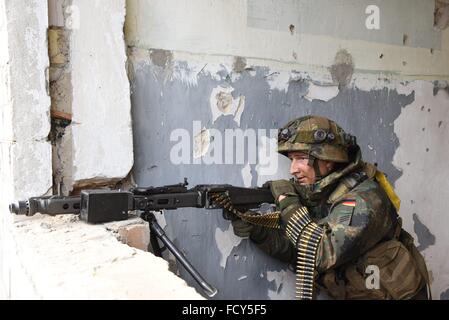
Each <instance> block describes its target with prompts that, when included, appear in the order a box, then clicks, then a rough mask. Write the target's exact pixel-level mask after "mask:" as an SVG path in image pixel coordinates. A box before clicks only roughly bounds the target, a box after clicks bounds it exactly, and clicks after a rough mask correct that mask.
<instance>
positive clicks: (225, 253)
mask: <svg viewBox="0 0 449 320" xmlns="http://www.w3.org/2000/svg"><path fill="white" fill-rule="evenodd" d="M242 240H243V239H242V238H240V237H237V236H236V235H235V234H234V231H233V230H232V225H229V226H228V228H227V229H226V230H224V231H222V230H221V229H220V228H217V229H215V241H216V242H217V247H218V249H219V251H220V254H221V259H220V266H221V267H222V268H226V262H227V260H228V257H229V254H230V253H231V251H232V249H233V248H234V247H237V246H238V245H239V244H240V242H242Z"/></svg>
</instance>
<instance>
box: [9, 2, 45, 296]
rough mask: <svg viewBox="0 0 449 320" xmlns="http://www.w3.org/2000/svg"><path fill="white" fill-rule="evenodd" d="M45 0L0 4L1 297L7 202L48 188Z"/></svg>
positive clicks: (11, 246) (10, 244) (12, 240)
mask: <svg viewBox="0 0 449 320" xmlns="http://www.w3.org/2000/svg"><path fill="white" fill-rule="evenodd" d="M47 12H48V10H47V3H46V2H45V1H27V2H18V1H2V2H1V3H0V43H1V46H0V79H1V81H0V164H1V165H0V194H1V197H0V212H1V214H0V228H1V229H0V275H1V278H0V288H1V289H0V295H3V296H4V295H8V293H9V292H10V288H11V282H10V272H11V268H12V265H11V264H10V263H11V256H12V254H13V250H14V249H13V248H14V239H13V238H12V237H11V234H10V228H11V224H12V217H11V216H9V215H6V214H4V213H6V212H8V204H9V203H10V202H11V201H12V200H13V199H17V198H24V197H30V196H32V195H42V194H45V193H47V192H48V191H49V190H51V186H52V171H51V169H52V166H51V145H50V143H49V142H48V141H47V136H48V134H49V131H50V118H49V116H50V98H49V96H48V92H47V90H48V88H47V84H46V71H47V68H48V49H47V48H48V47H47V26H48V23H47V21H48V20H47Z"/></svg>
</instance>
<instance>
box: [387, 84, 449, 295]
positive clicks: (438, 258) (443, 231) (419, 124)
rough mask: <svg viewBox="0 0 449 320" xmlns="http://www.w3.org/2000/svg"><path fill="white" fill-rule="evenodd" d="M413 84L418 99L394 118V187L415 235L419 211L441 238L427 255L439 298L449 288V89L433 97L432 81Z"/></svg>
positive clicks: (425, 253)
mask: <svg viewBox="0 0 449 320" xmlns="http://www.w3.org/2000/svg"><path fill="white" fill-rule="evenodd" d="M408 87H409V90H413V91H414V92H415V101H413V103H412V104H411V105H408V106H406V107H405V109H404V111H403V112H402V113H401V114H400V116H399V117H398V119H396V121H395V123H394V128H395V133H396V134H397V135H398V138H399V141H400V146H399V148H398V149H397V150H396V153H395V157H394V159H393V163H394V165H395V166H396V167H398V168H400V169H401V170H402V171H403V175H402V176H401V177H400V178H399V179H398V180H397V181H396V185H395V187H396V191H397V192H398V195H399V196H400V198H401V199H402V203H401V210H400V215H401V216H402V217H403V220H404V226H405V229H406V230H408V231H409V232H410V233H411V234H413V235H414V236H415V238H416V233H415V231H414V224H413V214H416V215H417V216H418V217H419V219H420V221H421V222H422V223H423V224H424V225H425V226H427V227H428V228H429V229H430V231H431V232H432V234H433V235H434V236H435V239H436V242H435V243H434V245H429V246H428V247H427V248H426V249H425V250H424V251H423V254H424V256H425V258H426V261H427V263H428V268H429V270H430V272H431V275H432V276H431V278H432V279H433V282H432V293H433V296H434V297H435V298H439V297H440V294H441V293H442V292H443V291H445V290H446V289H447V288H448V287H449V274H448V270H447V261H448V259H449V234H448V232H447V225H448V222H449V220H448V217H447V199H449V179H448V177H449V167H448V166H447V161H448V159H449V142H448V139H447V137H448V135H449V122H448V121H449V93H448V92H447V91H445V90H439V91H438V93H437V94H436V95H435V96H434V94H433V84H432V83H430V82H424V81H416V82H414V83H412V84H410V85H409V86H408ZM427 241H428V240H427ZM417 244H420V243H419V241H418V242H417ZM420 245H423V244H422V243H421V244H420Z"/></svg>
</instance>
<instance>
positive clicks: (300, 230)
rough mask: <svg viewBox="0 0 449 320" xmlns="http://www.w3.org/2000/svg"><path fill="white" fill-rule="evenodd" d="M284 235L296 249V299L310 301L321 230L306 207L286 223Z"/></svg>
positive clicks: (312, 295) (312, 293)
mask: <svg viewBox="0 0 449 320" xmlns="http://www.w3.org/2000/svg"><path fill="white" fill-rule="evenodd" d="M286 234H287V237H288V238H289V240H290V241H291V242H292V243H293V245H294V246H295V247H296V249H297V256H296V298H297V299H300V300H312V299H313V297H314V279H315V273H316V268H315V266H316V256H317V249H318V245H319V243H320V240H321V237H322V235H323V229H322V228H321V227H319V226H318V225H317V224H316V223H315V222H313V221H312V220H311V219H310V217H309V214H308V211H307V208H306V207H301V208H299V209H298V210H296V212H295V213H294V214H293V215H292V216H291V218H290V219H289V220H288V222H287V227H286Z"/></svg>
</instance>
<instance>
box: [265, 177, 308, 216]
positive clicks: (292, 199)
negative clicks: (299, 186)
mask: <svg viewBox="0 0 449 320" xmlns="http://www.w3.org/2000/svg"><path fill="white" fill-rule="evenodd" d="M270 190H271V193H272V194H273V197H274V199H275V202H276V204H277V205H278V207H279V209H280V210H281V211H282V210H284V209H285V208H287V207H288V206H290V205H292V204H300V203H301V201H300V199H299V196H298V194H297V193H296V190H295V187H294V186H293V183H292V182H290V181H288V180H275V181H271V183H270ZM279 196H284V197H283V199H282V200H281V201H279Z"/></svg>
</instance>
